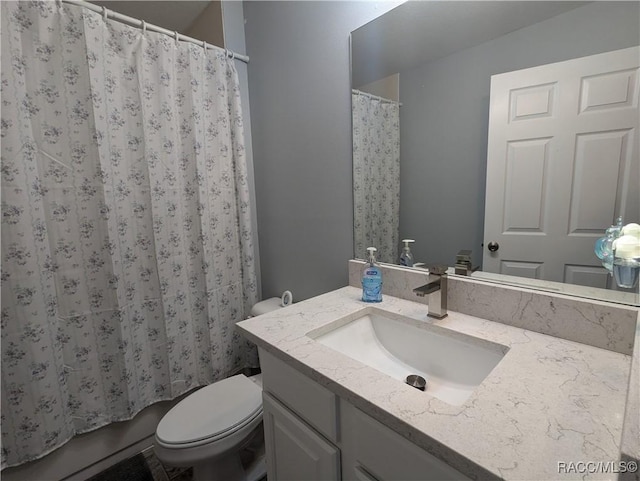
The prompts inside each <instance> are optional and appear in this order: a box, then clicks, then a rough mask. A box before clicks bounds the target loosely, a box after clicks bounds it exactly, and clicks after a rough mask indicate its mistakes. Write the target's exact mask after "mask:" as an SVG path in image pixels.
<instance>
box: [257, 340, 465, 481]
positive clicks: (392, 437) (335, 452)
mask: <svg viewBox="0 0 640 481" xmlns="http://www.w3.org/2000/svg"><path fill="white" fill-rule="evenodd" d="M260 363H261V365H262V381H263V390H264V392H263V400H264V431H265V443H266V451H267V474H268V478H269V479H270V480H271V479H273V480H276V481H285V480H323V481H325V480H326V481H328V480H339V479H343V480H349V481H351V480H357V481H393V480H396V479H403V480H420V481H429V480H434V481H435V480H441V481H444V480H456V481H459V480H466V479H468V478H466V477H465V476H464V475H463V474H461V473H460V472H458V471H457V470H455V469H453V468H452V467H450V466H449V465H447V464H446V463H444V462H442V461H440V460H439V459H437V458H435V457H434V456H432V455H431V454H429V453H427V452H426V451H424V450H423V449H421V448H419V447H418V446H416V445H414V444H413V443H411V442H410V441H408V440H407V439H405V438H403V437H402V436H400V435H399V434H397V433H396V432H394V431H393V430H391V429H389V428H388V427H386V426H384V425H383V424H381V423H380V422H378V421H376V420H375V419H373V418H372V417H371V416H369V415H367V414H365V413H363V412H362V411H360V410H359V409H357V408H356V407H354V406H353V405H351V404H350V403H349V402H347V401H345V400H344V399H340V398H339V397H338V396H336V395H335V394H333V393H332V392H331V391H329V390H328V389H326V388H324V387H323V386H321V385H319V384H318V383H316V382H314V381H313V380H311V379H310V378H308V377H306V376H304V375H303V374H301V373H300V372H298V371H297V370H295V369H293V368H292V367H291V366H289V365H287V364H286V363H284V362H282V361H280V360H279V359H277V358H275V357H274V356H273V355H271V354H269V353H267V352H266V351H264V350H262V349H260Z"/></svg>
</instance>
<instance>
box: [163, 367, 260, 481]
mask: <svg viewBox="0 0 640 481" xmlns="http://www.w3.org/2000/svg"><path fill="white" fill-rule="evenodd" d="M261 438H262V389H261V387H260V386H259V385H258V384H257V383H256V382H254V381H252V380H251V379H249V378H247V377H246V376H244V375H242V374H239V375H237V376H233V377H230V378H227V379H223V380H222V381H218V382H216V383H213V384H211V385H209V386H206V387H204V388H202V389H200V390H198V391H196V392H194V393H193V394H190V395H189V396H187V397H186V398H184V399H183V400H182V401H180V402H179V403H178V404H176V405H175V406H174V407H173V408H172V409H171V410H170V411H169V412H168V413H167V414H166V415H165V416H164V417H163V418H162V420H161V421H160V423H159V424H158V427H157V429H156V435H155V443H154V451H155V454H156V456H157V457H158V459H159V460H160V461H161V462H162V463H164V464H167V465H169V466H182V467H193V476H194V480H195V481H217V480H225V481H257V480H259V479H260V478H263V477H264V476H265V474H266V466H265V463H264V451H263V450H262V451H261V452H259V453H258V454H257V455H255V456H254V459H253V460H252V462H251V463H250V464H247V461H246V460H244V461H245V464H244V465H243V459H241V454H242V451H243V449H244V448H246V447H247V445H248V444H250V443H252V442H253V444H258V445H260V444H261ZM245 451H246V450H245ZM254 451H255V450H254ZM258 451H260V450H258ZM245 454H246V452H245Z"/></svg>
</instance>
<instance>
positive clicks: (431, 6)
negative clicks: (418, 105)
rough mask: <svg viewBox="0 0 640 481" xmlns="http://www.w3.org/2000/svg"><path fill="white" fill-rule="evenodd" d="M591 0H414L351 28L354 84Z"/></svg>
mask: <svg viewBox="0 0 640 481" xmlns="http://www.w3.org/2000/svg"><path fill="white" fill-rule="evenodd" d="M586 3H588V2H576V1H568V2H565V1H410V2H407V3H404V4H402V5H400V6H399V7H396V8H395V9H393V10H391V11H389V12H387V13H386V14H385V15H383V16H381V17H378V18H377V19H375V20H372V21H371V22H369V23H368V24H366V25H364V26H362V27H360V28H359V29H357V30H355V31H354V32H352V35H351V49H352V53H351V59H352V79H353V86H354V88H357V87H359V86H362V85H365V84H367V83H370V82H373V81H375V80H379V79H381V78H384V77H386V76H388V75H392V74H395V73H397V72H400V71H402V70H406V69H408V68H413V67H416V66H418V65H424V64H425V63H428V62H430V61H433V60H436V59H438V58H442V57H446V56H447V55H451V54H452V53H454V52H457V51H459V50H463V49H465V48H469V47H472V46H474V45H479V44H481V43H484V42H488V41H489V40H492V39H494V38H498V37H501V36H502V35H506V34H507V33H509V32H513V31H515V30H518V29H521V28H524V27H527V26H529V25H533V24H534V23H538V22H541V21H543V20H547V19H549V18H551V17H555V16H556V15H559V14H561V13H564V12H567V11H569V10H572V9H574V8H577V7H581V6H583V5H585V4H586Z"/></svg>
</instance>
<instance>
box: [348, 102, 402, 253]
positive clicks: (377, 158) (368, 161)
mask: <svg viewBox="0 0 640 481" xmlns="http://www.w3.org/2000/svg"><path fill="white" fill-rule="evenodd" d="M351 105H352V109H353V201H354V202H353V203H354V243H355V252H356V255H357V256H358V255H359V256H361V257H364V256H365V252H366V248H367V247H375V248H376V249H377V253H376V258H377V260H378V261H380V262H395V261H396V256H397V254H396V253H397V248H398V247H397V246H398V237H399V218H400V129H399V118H400V104H399V103H398V102H395V101H393V100H389V99H385V98H382V97H379V96H376V95H373V94H370V93H368V92H363V91H360V90H353V92H352V103H351Z"/></svg>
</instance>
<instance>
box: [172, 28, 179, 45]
mask: <svg viewBox="0 0 640 481" xmlns="http://www.w3.org/2000/svg"><path fill="white" fill-rule="evenodd" d="M178 35H179V33H178V31H177V30H174V31H173V38H175V39H176V46H178V45H180V42H179V39H178Z"/></svg>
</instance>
